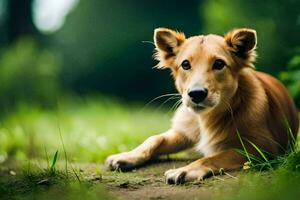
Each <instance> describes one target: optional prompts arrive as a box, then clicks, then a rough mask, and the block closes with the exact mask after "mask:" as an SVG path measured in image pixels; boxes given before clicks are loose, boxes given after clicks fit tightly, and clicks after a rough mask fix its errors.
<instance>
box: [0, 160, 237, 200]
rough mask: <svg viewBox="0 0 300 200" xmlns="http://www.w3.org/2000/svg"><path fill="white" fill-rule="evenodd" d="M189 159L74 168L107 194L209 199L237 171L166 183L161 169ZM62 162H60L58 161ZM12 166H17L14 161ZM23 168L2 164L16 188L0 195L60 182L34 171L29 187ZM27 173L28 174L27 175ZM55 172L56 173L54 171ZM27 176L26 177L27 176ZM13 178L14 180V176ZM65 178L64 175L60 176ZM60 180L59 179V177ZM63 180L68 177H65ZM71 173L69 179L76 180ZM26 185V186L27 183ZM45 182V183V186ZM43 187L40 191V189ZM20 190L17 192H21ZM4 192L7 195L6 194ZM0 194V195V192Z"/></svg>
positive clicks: (233, 179)
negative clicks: (136, 165)
mask: <svg viewBox="0 0 300 200" xmlns="http://www.w3.org/2000/svg"><path fill="white" fill-rule="evenodd" d="M191 161H192V160H186V159H160V160H156V161H153V162H151V163H148V164H147V165H145V166H142V167H140V168H138V169H135V170H133V171H129V172H117V171H113V172H110V171H107V170H101V172H99V171H98V170H99V169H104V168H103V166H100V168H99V164H95V163H88V164H73V167H75V168H76V169H77V171H78V172H77V173H78V176H79V179H80V181H81V182H84V183H89V184H90V186H89V189H91V190H93V189H94V188H97V185H101V186H102V188H103V190H104V191H105V192H106V193H107V194H106V195H108V196H110V197H113V198H117V199H125V200H126V199H128V200H135V199H137V200H138V199H145V200H146V199H151V200H153V199H172V200H177V199H180V200H183V199H212V193H213V191H214V190H215V188H216V187H219V186H223V185H224V184H225V183H227V182H236V180H237V179H238V178H237V177H236V175H237V173H230V174H228V175H224V176H216V177H211V178H209V179H207V180H204V181H201V182H193V183H188V184H185V185H167V184H166V183H165V181H164V176H163V174H164V172H165V171H166V170H168V169H171V168H175V167H181V166H183V165H186V164H188V163H189V162H191ZM60 164H61V165H63V163H60ZM12 166H14V167H15V166H16V164H13V165H12ZM20 169H22V168H16V167H15V168H13V167H2V169H1V176H2V177H5V176H6V177H7V179H10V180H9V182H10V183H11V185H13V184H14V185H15V187H16V190H12V191H11V193H10V194H7V193H6V194H5V195H4V196H2V197H3V198H8V199H10V198H12V199H13V198H15V197H16V196H15V195H16V192H18V193H20V194H21V195H24V196H25V197H26V196H27V195H29V197H31V195H33V194H32V193H33V191H39V192H38V193H41V191H40V189H41V188H43V189H46V191H47V190H48V191H51V188H53V187H55V185H59V184H61V183H59V182H57V181H53V180H51V178H50V177H52V176H49V177H47V175H45V174H37V175H36V179H33V178H32V179H31V180H30V182H31V184H32V183H33V184H34V185H35V186H34V187H33V188H28V187H27V186H28V184H26V180H25V179H26V178H24V177H23V178H18V175H19V173H23V172H22V171H20ZM27 176H28V175H27ZM57 176H58V175H57ZM27 178H28V177H27ZM14 179H15V180H14ZM63 179H64V178H63ZM63 179H62V180H63ZM62 180H60V181H62ZM65 180H67V179H66V178H65ZM76 181H77V180H76V178H75V177H73V179H72V181H71V182H76ZM26 185H27V186H26ZM45 186H46V187H45ZM43 192H45V191H42V193H43ZM20 194H19V195H20ZM6 195H7V196H6ZM0 197H1V196H0Z"/></svg>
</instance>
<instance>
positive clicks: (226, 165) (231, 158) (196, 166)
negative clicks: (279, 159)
mask: <svg viewBox="0 0 300 200" xmlns="http://www.w3.org/2000/svg"><path fill="white" fill-rule="evenodd" d="M245 162H246V160H245V158H244V156H242V155H241V154H240V153H238V152H236V151H235V150H226V151H223V152H220V153H218V154H216V155H214V156H210V157H203V158H201V159H199V160H196V161H194V162H192V163H191V164H189V165H187V166H184V167H181V168H178V169H171V170H168V171H166V173H165V177H166V182H167V183H168V184H182V183H185V182H189V181H194V180H202V179H203V178H205V177H206V176H208V175H210V174H218V173H219V171H220V169H221V168H223V169H224V170H225V171H226V170H228V171H230V170H236V169H240V168H242V167H243V164H244V163H245Z"/></svg>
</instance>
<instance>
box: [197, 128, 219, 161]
mask: <svg viewBox="0 0 300 200" xmlns="http://www.w3.org/2000/svg"><path fill="white" fill-rule="evenodd" d="M199 138H200V139H199V142H198V143H197V144H196V146H195V148H196V151H199V152H200V153H202V154H203V155H204V156H209V155H212V154H213V153H214V152H215V147H214V145H213V143H214V142H213V134H212V133H211V132H209V130H207V129H206V128H205V127H204V126H201V125H200V137H199Z"/></svg>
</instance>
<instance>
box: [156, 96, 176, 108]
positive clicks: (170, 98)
mask: <svg viewBox="0 0 300 200" xmlns="http://www.w3.org/2000/svg"><path fill="white" fill-rule="evenodd" d="M177 98H181V97H179V96H172V97H169V98H168V99H167V100H165V101H164V102H163V103H162V104H160V105H159V107H158V109H159V108H161V107H162V106H163V105H165V104H166V103H167V102H169V101H170V100H173V99H177Z"/></svg>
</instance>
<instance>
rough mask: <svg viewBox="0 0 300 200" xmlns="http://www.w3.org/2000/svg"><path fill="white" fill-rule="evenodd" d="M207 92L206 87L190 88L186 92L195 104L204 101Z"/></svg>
mask: <svg viewBox="0 0 300 200" xmlns="http://www.w3.org/2000/svg"><path fill="white" fill-rule="evenodd" d="M207 94H208V90H207V89H206V88H203V89H197V90H191V91H189V93H188V95H189V96H190V97H191V99H192V101H193V102H194V103H196V104H198V103H200V102H202V101H204V99H205V98H206V97H207Z"/></svg>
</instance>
